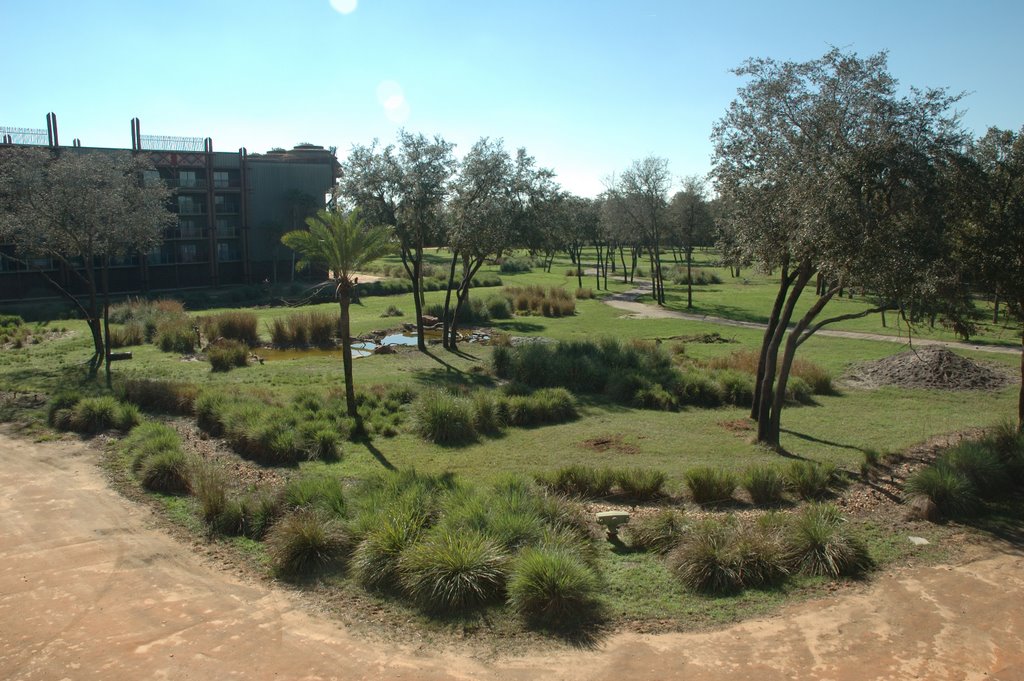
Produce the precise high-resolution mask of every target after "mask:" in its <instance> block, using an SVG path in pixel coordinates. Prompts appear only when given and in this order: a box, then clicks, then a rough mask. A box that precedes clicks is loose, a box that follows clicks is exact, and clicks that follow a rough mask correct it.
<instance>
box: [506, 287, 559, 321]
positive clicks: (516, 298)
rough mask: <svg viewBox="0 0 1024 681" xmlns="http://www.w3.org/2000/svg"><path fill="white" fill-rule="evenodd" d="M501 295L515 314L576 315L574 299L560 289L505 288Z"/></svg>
mask: <svg viewBox="0 0 1024 681" xmlns="http://www.w3.org/2000/svg"><path fill="white" fill-rule="evenodd" d="M501 293H502V295H503V296H505V298H506V299H507V300H508V301H509V305H511V306H512V308H513V309H514V310H515V312H516V314H524V315H529V314H533V315H542V316H544V317H569V316H572V315H574V314H576V299H575V298H574V297H573V295H572V294H571V293H569V292H568V291H566V290H565V289H564V288H562V287H556V286H552V287H550V288H544V287H543V286H526V287H519V286H507V287H505V288H504V289H502V292H501Z"/></svg>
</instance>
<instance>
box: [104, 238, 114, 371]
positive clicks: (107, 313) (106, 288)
mask: <svg viewBox="0 0 1024 681" xmlns="http://www.w3.org/2000/svg"><path fill="white" fill-rule="evenodd" d="M103 367H104V372H105V373H106V377H107V388H113V387H114V384H113V380H112V379H111V377H110V256H104V257H103Z"/></svg>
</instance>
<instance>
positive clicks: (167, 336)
mask: <svg viewBox="0 0 1024 681" xmlns="http://www.w3.org/2000/svg"><path fill="white" fill-rule="evenodd" d="M198 341H199V338H198V332H197V331H196V327H195V325H194V323H193V322H192V320H191V319H190V318H189V317H187V316H180V317H178V316H175V317H165V318H161V319H159V320H158V321H157V322H156V328H155V331H154V336H153V342H155V343H156V345H157V347H159V348H160V349H161V350H163V351H164V352H176V353H179V354H182V355H188V354H191V353H193V352H195V351H196V344H197V343H198Z"/></svg>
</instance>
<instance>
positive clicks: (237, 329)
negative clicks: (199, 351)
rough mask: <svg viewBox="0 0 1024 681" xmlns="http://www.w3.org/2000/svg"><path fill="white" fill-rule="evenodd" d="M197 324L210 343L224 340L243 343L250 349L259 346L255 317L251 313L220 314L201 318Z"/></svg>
mask: <svg viewBox="0 0 1024 681" xmlns="http://www.w3.org/2000/svg"><path fill="white" fill-rule="evenodd" d="M199 323H200V326H201V327H202V330H203V334H204V335H205V336H206V338H207V339H208V340H209V341H211V342H212V341H215V340H217V339H219V338H224V339H227V340H233V341H238V342H239V343H244V344H245V345H246V346H248V347H250V348H254V347H256V346H258V345H259V344H260V338H259V332H258V331H257V330H256V315H254V314H253V313H251V312H222V313H220V314H217V315H214V316H212V317H201V318H200V319H199Z"/></svg>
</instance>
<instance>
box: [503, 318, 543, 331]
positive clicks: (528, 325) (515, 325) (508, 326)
mask: <svg viewBox="0 0 1024 681" xmlns="http://www.w3.org/2000/svg"><path fill="white" fill-rule="evenodd" d="M491 326H493V327H494V328H496V329H498V330H499V331H516V332H518V333H532V332H536V331H543V330H544V329H546V328H547V327H546V326H544V325H543V324H534V323H533V322H523V321H518V320H516V321H496V320H491Z"/></svg>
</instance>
